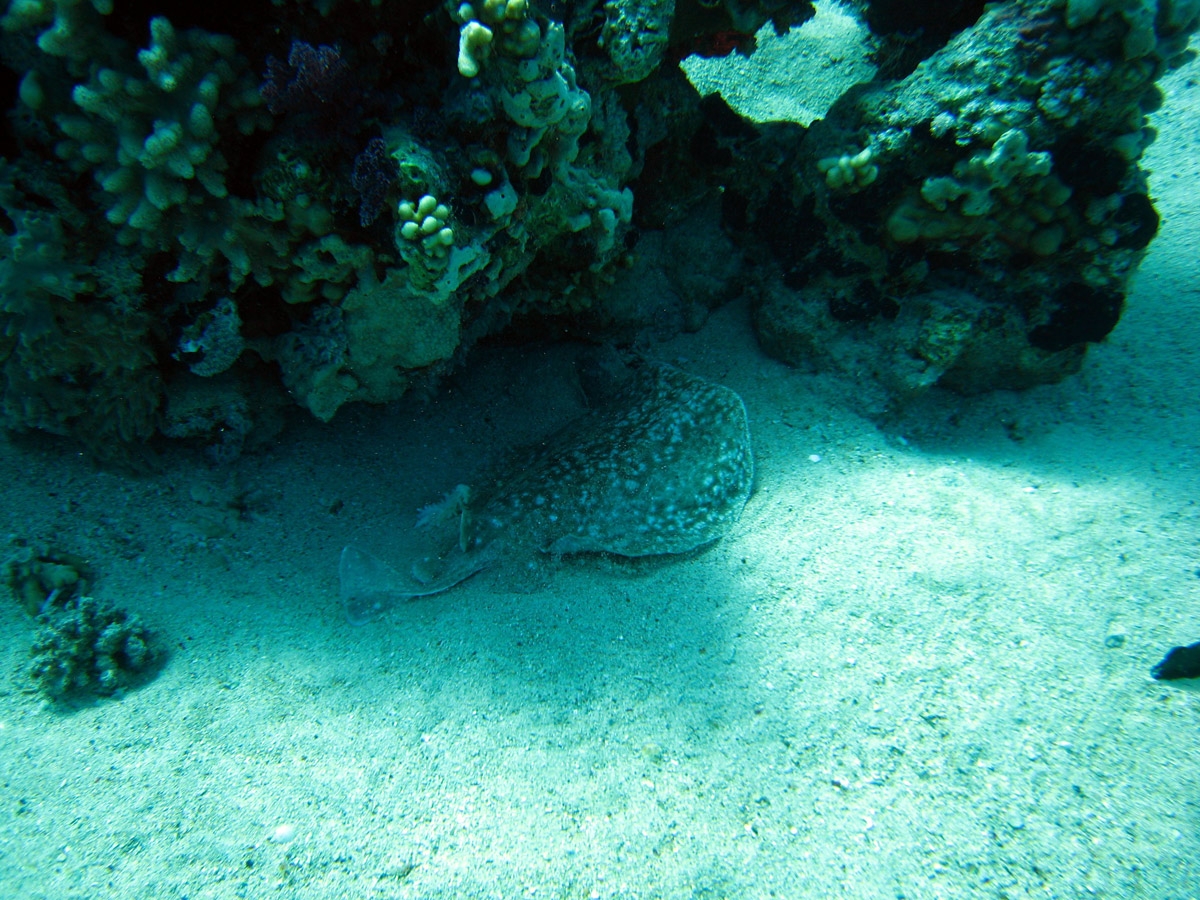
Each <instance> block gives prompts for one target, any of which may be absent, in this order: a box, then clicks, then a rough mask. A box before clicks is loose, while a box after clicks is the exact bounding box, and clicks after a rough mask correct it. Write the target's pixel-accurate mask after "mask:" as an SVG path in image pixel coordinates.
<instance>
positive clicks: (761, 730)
mask: <svg viewBox="0 0 1200 900" xmlns="http://www.w3.org/2000/svg"><path fill="white" fill-rule="evenodd" d="M119 3H120V0H118V5H119ZM1197 71H1198V70H1197V69H1196V67H1195V64H1191V65H1189V66H1188V67H1185V68H1183V69H1180V70H1179V71H1178V72H1176V73H1173V74H1172V75H1169V76H1167V78H1166V80H1165V82H1164V83H1165V85H1166V86H1167V89H1168V90H1167V93H1168V97H1167V103H1166V105H1165V106H1164V108H1163V110H1162V111H1161V112H1159V113H1158V114H1157V115H1156V118H1155V123H1156V125H1157V126H1158V128H1159V131H1160V135H1159V138H1158V141H1157V142H1156V143H1155V144H1154V145H1153V146H1152V147H1151V148H1150V150H1149V151H1148V153H1147V155H1146V157H1145V158H1144V160H1143V165H1144V166H1145V167H1146V168H1147V169H1148V170H1150V171H1151V173H1152V175H1151V193H1152V195H1153V196H1154V199H1155V202H1156V205H1157V208H1158V210H1159V212H1160V214H1161V215H1162V217H1163V222H1162V228H1161V231H1160V233H1159V235H1158V237H1157V238H1156V240H1155V241H1154V242H1153V243H1152V244H1151V245H1150V250H1149V254H1148V256H1147V257H1146V259H1145V261H1144V262H1143V263H1142V265H1141V268H1140V271H1139V273H1138V275H1137V276H1136V278H1135V280H1134V282H1133V289H1132V291H1131V293H1130V295H1129V298H1128V303H1127V309H1126V311H1125V314H1124V316H1123V318H1122V320H1121V322H1120V324H1119V325H1118V327H1117V329H1116V330H1115V331H1114V332H1113V333H1112V335H1111V336H1110V337H1109V338H1108V339H1107V340H1105V341H1104V342H1103V343H1099V344H1096V345H1095V346H1093V347H1091V348H1090V349H1089V354H1088V357H1087V359H1086V361H1085V363H1084V366H1083V369H1082V371H1081V372H1080V373H1079V374H1078V375H1075V376H1071V377H1069V378H1067V379H1065V380H1064V381H1062V382H1061V383H1059V384H1055V385H1047V386H1042V387H1037V388H1034V389H1031V390H1028V391H1024V392H995V393H990V394H984V395H981V396H978V397H973V398H969V399H964V398H961V397H957V396H954V395H948V394H947V395H940V394H935V395H931V396H929V397H926V398H924V399H923V400H921V401H920V402H916V403H914V404H913V405H912V406H910V407H909V408H907V409H906V410H904V411H902V412H898V413H896V414H895V415H892V416H889V417H876V418H868V417H867V416H865V415H864V414H863V412H862V410H863V406H864V403H863V401H862V395H863V394H864V393H866V392H867V388H865V387H864V385H863V384H862V383H859V382H857V381H856V380H855V379H854V378H852V377H850V376H847V375H846V374H845V373H833V372H816V373H813V372H804V371H801V370H798V369H796V368H792V367H789V366H787V365H784V364H783V363H780V362H778V361H775V360H772V359H770V358H768V357H767V356H765V355H764V353H763V352H762V350H761V348H760V346H759V344H758V342H757V339H756V336H755V334H754V330H753V327H752V321H751V308H750V307H751V304H750V300H749V298H748V297H746V296H739V297H737V298H735V299H733V300H731V301H730V302H728V303H726V304H724V305H722V306H721V307H720V308H719V309H717V310H716V311H715V312H713V314H712V315H711V316H710V317H709V318H708V319H707V321H706V322H705V323H704V324H703V326H702V327H700V328H699V329H698V330H695V331H693V332H687V333H672V334H670V335H669V336H667V337H666V338H665V339H661V340H656V341H655V342H654V343H653V344H652V351H653V352H652V354H651V355H652V356H653V358H655V359H660V360H664V361H668V362H671V363H672V364H674V365H677V366H679V367H680V368H682V369H684V370H686V371H688V372H690V373H692V374H694V375H697V376H699V377H701V378H704V379H706V380H708V381H710V382H713V383H717V384H721V385H724V386H725V387H727V388H729V389H730V390H732V391H735V392H736V393H737V394H738V396H740V398H741V400H742V401H743V402H744V404H745V408H746V413H747V417H748V421H749V428H750V433H751V435H752V440H753V448H754V470H755V483H754V491H753V493H752V495H751V496H750V498H749V500H748V502H747V503H746V505H745V509H744V511H743V512H742V514H741V516H740V518H738V519H737V521H736V523H735V524H733V526H732V527H731V528H730V529H729V530H728V532H727V533H724V534H723V536H721V537H720V539H719V540H718V541H717V542H716V543H714V544H712V545H711V546H708V547H707V548H703V549H700V550H699V551H697V552H692V553H688V554H683V555H681V556H679V557H668V558H665V559H651V558H634V559H629V558H620V557H607V556H589V555H582V556H565V557H556V556H554V555H551V554H540V553H527V554H525V555H523V556H522V557H521V563H520V565H516V566H512V565H509V566H493V567H488V568H486V569H485V570H483V571H480V572H478V573H477V574H475V575H474V577H471V578H470V579H468V580H465V581H462V582H461V583H459V584H456V585H454V586H453V587H451V588H450V589H448V590H446V591H443V592H440V593H438V594H436V595H434V596H428V597H420V598H416V599H413V600H411V601H410V602H403V603H396V604H394V605H391V606H389V607H388V608H386V609H384V610H382V611H380V613H379V614H378V615H376V616H375V617H373V618H371V619H370V620H369V621H367V622H366V623H365V624H361V625H358V626H355V625H351V624H350V623H349V622H348V621H347V620H346V616H345V611H344V609H343V607H342V602H341V599H340V597H339V583H338V563H339V557H340V554H341V552H342V549H343V547H345V546H347V545H353V546H359V547H363V548H366V549H367V550H369V551H370V552H372V553H373V554H377V555H379V556H380V557H381V558H384V559H387V558H400V557H402V556H403V554H404V550H405V546H406V540H407V539H408V536H409V535H410V534H411V533H412V529H413V525H414V522H415V521H416V518H417V516H418V513H419V511H420V510H422V509H423V508H425V507H428V506H429V504H431V503H434V502H436V501H437V500H438V499H439V498H440V497H442V496H443V495H445V493H446V491H447V490H450V489H452V488H453V487H454V486H455V485H456V484H460V483H472V481H473V480H474V479H476V478H478V477H480V476H481V475H484V474H486V473H488V472H490V471H494V469H495V467H496V466H497V465H498V464H502V463H504V461H505V460H508V459H510V458H511V457H510V454H511V453H512V452H513V451H514V449H516V448H521V447H530V446H534V447H536V446H537V445H538V443H539V441H541V440H543V439H544V437H545V436H546V435H548V434H552V433H553V432H555V430H556V429H558V428H560V427H563V426H564V425H568V424H569V423H570V422H572V421H573V420H574V419H575V418H576V417H577V416H579V415H581V414H583V413H584V412H585V411H586V410H587V408H588V407H587V405H586V403H587V400H586V398H585V396H584V394H583V393H582V392H581V391H580V389H579V381H578V377H577V374H576V373H577V368H576V361H577V360H578V358H579V357H580V356H581V355H582V354H583V353H584V350H585V348H584V347H583V346H582V345H581V344H577V343H572V342H569V341H562V342H552V341H547V340H529V341H525V342H520V343H518V342H515V341H514V342H509V343H508V344H506V345H503V346H500V345H497V346H484V347H480V348H478V349H477V351H476V352H474V353H473V354H472V355H471V357H470V359H469V361H468V363H467V364H466V365H464V366H461V367H460V368H459V369H458V370H456V371H455V373H454V374H453V375H450V376H448V377H447V378H446V379H444V380H443V381H442V382H441V384H440V386H439V388H438V390H437V391H436V392H435V393H433V394H431V395H430V396H428V397H419V396H414V395H411V394H410V395H407V396H404V397H402V398H401V399H399V400H396V401H394V402H392V403H389V404H387V405H382V406H370V405H367V404H362V403H354V404H348V405H347V406H346V407H344V408H343V409H341V410H340V411H339V412H338V414H337V416H336V417H335V418H333V420H332V421H331V422H329V423H321V422H318V421H316V420H315V419H314V418H312V417H311V416H309V415H307V413H305V414H299V413H297V414H295V415H293V416H291V417H290V418H289V420H288V421H287V423H286V425H285V426H283V427H282V429H281V430H280V432H279V433H278V435H277V436H276V437H275V438H274V439H273V440H272V441H271V442H270V443H269V444H268V445H266V446H264V447H260V448H256V449H253V450H251V449H247V451H246V452H244V453H242V454H240V455H238V456H237V457H236V458H234V459H231V460H228V461H225V462H221V463H220V464H214V463H212V462H211V461H210V459H209V458H208V457H206V456H205V455H204V453H203V452H202V451H200V450H198V449H197V448H195V447H190V446H186V445H185V444H184V443H183V442H176V443H166V444H164V445H162V446H160V447H157V448H156V449H157V452H158V454H159V455H158V459H157V467H156V468H155V469H154V470H153V471H146V472H142V473H141V474H138V475H130V474H128V473H127V472H124V471H118V470H113V469H110V468H103V467H99V466H97V465H95V464H94V463H93V462H92V461H91V460H89V459H88V458H87V457H86V456H84V455H83V454H81V453H80V452H79V450H78V447H77V446H76V445H75V444H73V443H68V442H67V441H66V440H63V439H59V438H56V437H53V436H50V435H47V434H44V433H40V432H36V431H35V432H33V433H30V434H22V435H12V436H10V437H9V438H8V439H6V440H5V441H4V442H3V443H0V484H3V485H4V487H3V491H4V503H3V506H2V508H0V515H2V516H3V521H2V528H3V532H4V533H5V534H6V535H7V536H8V538H9V543H10V549H11V552H12V553H13V554H14V555H16V556H20V555H21V553H22V552H23V551H25V550H28V549H29V548H31V547H32V548H37V550H38V552H44V554H45V555H46V556H47V557H53V558H55V559H57V560H58V561H59V562H60V563H61V564H64V565H68V566H72V567H74V568H75V569H76V570H77V571H79V572H84V573H86V574H87V576H88V578H89V584H88V586H87V590H88V592H89V593H91V594H92V595H94V596H96V597H97V598H100V599H102V600H104V601H105V602H107V603H110V604H113V605H115V606H117V607H120V608H122V609H125V610H128V611H129V612H130V613H132V614H135V615H136V616H137V617H138V618H139V619H140V621H141V622H142V623H143V624H144V625H145V627H146V628H148V629H150V630H151V631H152V632H153V634H154V640H155V641H156V645H155V646H156V649H157V651H158V652H159V654H160V658H159V661H158V663H157V664H156V666H155V667H154V668H153V669H152V671H149V672H147V673H146V677H144V678H142V679H136V680H135V681H134V682H133V683H131V684H130V685H129V686H128V687H127V689H122V690H121V691H119V692H118V693H117V694H116V695H115V696H101V697H75V698H70V699H69V701H68V702H65V703H56V702H53V701H52V699H50V698H48V697H47V696H46V693H45V691H43V690H39V689H38V685H37V684H36V683H35V682H34V681H33V680H32V679H31V677H30V674H29V670H28V666H29V653H30V646H31V642H32V641H33V640H35V634H36V631H37V626H36V623H35V621H34V619H33V618H32V617H31V616H30V615H29V614H28V613H27V611H26V610H25V609H24V608H22V604H21V603H20V602H13V603H0V631H2V633H3V634H4V635H5V638H4V640H3V641H0V662H2V663H3V672H4V675H5V677H4V678H3V680H0V782H2V783H3V787H4V789H3V792H0V801H2V802H0V897H13V898H18V897H20V898H88V900H93V898H108V897H113V898H190V900H200V898H219V900H224V898H268V897H271V898H275V897H288V898H290V897H296V898H310V897H314V898H342V897H354V898H432V897H447V898H449V897H470V898H476V897H479V898H485V897H486V898H493V897H494V898H506V900H507V898H516V897H556V898H557V897H562V898H592V897H595V898H610V897H611V898H731V900H732V898H739V900H740V898H767V897H777V898H801V897H803V898H809V897H812V898H823V897H846V898H877V897H878V898H975V897H980V898H1011V897H1046V898H1073V897H1105V898H1121V900H1124V898H1148V900H1150V898H1153V900H1163V898H1170V900H1194V898H1197V897H1200V887H1198V886H1200V740H1198V738H1200V690H1197V687H1196V685H1195V684H1194V680H1193V681H1192V682H1189V681H1172V682H1164V681H1156V680H1154V679H1152V678H1151V677H1150V669H1151V667H1152V666H1153V665H1154V664H1155V663H1157V662H1158V661H1159V660H1160V659H1161V658H1162V656H1163V654H1164V653H1165V652H1166V651H1167V650H1168V649H1169V648H1171V647H1173V646H1176V645H1181V644H1188V643H1191V642H1194V641H1198V640H1200V577H1198V575H1200V559H1198V558H1197V546H1198V541H1200V512H1198V510H1197V506H1196V498H1197V488H1198V487H1200V483H1198V480H1200V469H1198V468H1197V452H1196V451H1197V447H1198V446H1200V411H1198V410H1197V407H1196V403H1195V395H1196V391H1195V385H1196V384H1197V383H1198V379H1200V356H1198V355H1197V352H1196V348H1197V347H1198V346H1200V326H1197V324H1196V317H1195V315H1194V302H1195V301H1194V298H1195V291H1196V290H1197V286H1196V281H1195V279H1196V275H1195V260H1196V250H1197V247H1198V246H1200V236H1198V231H1197V228H1198V227H1200V226H1197V222H1200V219H1198V218H1197V213H1198V212H1200V209H1198V206H1197V201H1196V198H1195V192H1194V191H1193V190H1192V189H1191V185H1192V183H1193V181H1194V179H1195V178H1196V177H1197V175H1198V173H1197V170H1196V160H1197V159H1198V158H1200V153H1198V151H1200V145H1198V143H1197V137H1196V135H1195V133H1194V132H1195V129H1194V127H1193V125H1194V121H1195V115H1196V109H1197V102H1198V101H1197V96H1198V95H1197V91H1196V88H1195V86H1194V82H1193V79H1195V78H1196V77H1197ZM543 337H544V336H543ZM19 599H20V598H18V600H19Z"/></svg>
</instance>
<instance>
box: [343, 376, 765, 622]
mask: <svg viewBox="0 0 1200 900" xmlns="http://www.w3.org/2000/svg"><path fill="white" fill-rule="evenodd" d="M753 480H754V460H753V456H752V454H751V449H750V430H749V427H748V425H747V420H746V407H745V404H743V403H742V399H741V397H739V396H738V395H737V394H736V393H734V392H733V391H732V390H730V389H729V388H726V387H723V386H722V385H719V384H714V383H712V382H710V381H705V380H704V379H702V378H698V377H697V376H695V375H690V374H688V373H687V372H684V371H682V370H681V369H678V368H676V367H674V366H671V365H667V364H666V363H649V364H647V365H645V366H643V367H642V368H641V369H640V370H639V371H638V372H637V373H636V374H635V375H634V376H633V377H632V378H631V379H630V381H629V383H628V384H627V385H626V387H625V388H623V389H622V390H621V392H620V393H619V394H618V395H617V396H616V397H615V398H614V399H613V400H612V401H611V402H609V403H607V404H605V405H604V406H602V407H600V408H597V409H594V410H591V411H589V412H587V413H585V414H584V415H583V416H581V417H580V418H578V419H576V420H575V421H573V422H571V423H570V424H568V425H567V426H566V427H565V428H563V429H562V430H560V431H558V432H557V433H555V434H554V435H552V436H551V437H549V438H547V439H546V440H545V441H544V442H543V443H542V444H540V445H539V447H538V448H537V449H536V450H535V451H533V453H532V454H531V455H530V454H527V455H525V456H523V457H517V458H516V460H515V462H513V463H510V464H509V465H508V466H506V467H504V468H503V469H502V470H501V471H500V472H498V473H496V474H494V475H493V476H492V477H491V478H489V479H488V480H487V482H486V485H485V487H484V488H483V489H477V488H470V487H467V486H466V485H459V486H458V487H456V488H455V489H454V490H452V491H451V492H450V493H449V494H447V495H446V497H445V499H444V500H442V501H441V502H440V503H436V504H433V505H431V506H429V507H426V509H424V510H422V512H421V515H420V517H419V519H418V524H419V525H421V526H424V528H426V529H430V530H431V531H432V532H434V534H435V535H437V536H438V538H439V540H440V544H439V545H437V546H436V548H435V549H434V551H433V552H431V553H428V554H426V555H424V556H422V557H420V558H419V559H417V561H416V562H414V563H412V564H411V571H410V572H409V573H408V574H404V573H401V572H398V571H395V570H393V569H391V568H390V567H388V566H387V565H386V564H384V563H382V562H381V561H379V560H377V559H375V558H374V557H371V556H369V555H367V554H365V553H363V552H361V551H359V550H356V549H355V548H353V547H347V548H346V549H345V550H344V551H343V554H342V564H341V577H342V599H343V602H344V603H345V605H346V612H347V615H348V616H349V618H350V620H351V621H352V622H362V621H366V620H367V619H368V618H370V617H371V615H373V614H374V613H376V612H378V611H379V610H380V609H382V608H383V605H384V603H385V602H387V601H388V600H395V599H405V598H412V597H418V596H424V595H428V594H434V593H438V592H440V591H444V590H446V589H447V588H450V587H452V586H453V585H455V584H457V583H459V582H460V581H463V580H464V579H466V578H468V577H470V576H471V575H472V574H474V573H475V572H477V571H479V570H480V569H482V568H484V567H486V566H488V565H490V564H491V563H493V562H496V561H498V560H503V559H504V558H505V557H507V556H513V555H519V554H520V553H521V552H522V551H526V552H527V551H529V550H536V551H541V552H544V553H550V554H554V555H561V554H568V553H583V552H604V553H613V554H618V555H621V556H629V557H639V556H653V555H660V554H676V553H686V552H688V551H690V550H694V549H696V548H698V547H702V546H704V545H705V544H710V543H712V542H713V541H715V540H717V539H719V538H720V537H722V536H723V535H725V534H727V533H728V531H729V529H730V528H732V527H733V525H734V523H736V522H737V520H738V518H739V517H740V516H741V514H742V509H743V508H744V507H745V505H746V500H747V499H748V498H749V496H750V490H751V486H752V483H753ZM418 530H419V531H420V530H422V529H418Z"/></svg>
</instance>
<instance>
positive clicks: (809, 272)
mask: <svg viewBox="0 0 1200 900" xmlns="http://www.w3.org/2000/svg"><path fill="white" fill-rule="evenodd" d="M963 5H964V4H957V6H959V7H961V6H963ZM876 6H877V5H876V4H874V3H871V4H866V7H867V20H868V22H872V21H875V22H878V21H880V19H881V18H892V17H894V16H896V15H899V13H898V12H897V10H895V9H892V8H890V7H891V6H892V5H889V4H883V3H881V4H878V6H879V7H889V12H888V15H887V16H886V17H883V16H881V15H880V14H879V12H878V10H876ZM872 10H876V15H875V16H874V17H873V16H872ZM960 12H961V10H960ZM976 15H977V17H978V18H977V20H976V21H975V22H974V23H973V24H970V25H969V27H964V28H962V30H960V31H958V32H957V33H954V34H949V35H946V36H945V38H944V43H943V44H942V45H940V46H935V47H931V48H930V55H929V56H928V57H927V58H924V59H923V60H922V61H921V62H920V64H919V65H912V66H911V71H909V72H908V73H907V74H905V75H904V76H903V77H899V78H894V79H888V78H886V77H885V78H881V79H879V80H877V81H875V82H872V83H869V84H864V85H859V86H858V87H856V88H854V89H852V90H851V91H849V92H848V93H847V94H846V95H844V96H843V97H842V98H841V99H840V100H839V101H838V102H837V103H836V104H835V106H834V107H833V109H832V110H831V111H830V113H829V115H828V116H827V118H826V119H825V120H823V121H821V122H817V123H815V124H814V125H813V127H812V128H811V129H810V130H809V131H808V132H807V134H805V135H804V136H803V138H802V139H801V140H800V141H799V142H798V143H796V144H793V145H791V146H789V147H787V148H786V152H787V153H788V154H789V156H788V159H789V166H788V167H787V169H785V170H784V171H782V172H781V173H780V175H779V177H778V178H777V179H776V181H775V185H776V188H777V189H778V193H775V194H772V195H771V196H774V197H775V198H776V199H775V200H774V201H773V202H774V203H776V204H778V197H779V196H781V195H786V196H787V197H788V203H787V208H786V209H784V210H779V209H776V210H773V211H772V214H771V215H770V216H769V217H768V216H761V215H759V212H758V208H757V207H761V204H762V202H763V201H762V200H760V199H758V198H757V197H751V198H750V199H749V200H748V205H749V207H750V209H749V211H748V212H747V213H746V217H747V218H748V219H749V218H751V217H756V216H757V217H758V218H759V221H760V222H761V223H762V226H763V227H760V228H759V229H758V231H759V233H760V234H761V235H762V236H764V237H765V238H766V239H767V241H768V243H769V244H770V245H771V248H772V255H773V256H774V257H775V259H776V260H777V261H778V263H779V266H780V269H781V270H782V275H783V279H784V282H785V284H787V285H788V286H789V289H788V290H779V289H777V288H775V287H769V288H765V289H764V290H763V302H762V303H761V304H760V306H759V309H758V312H757V324H758V328H759V332H760V335H761V336H762V337H763V343H764V346H765V347H766V348H767V349H768V350H769V351H770V352H772V353H775V354H777V355H779V356H781V357H782V358H784V359H787V360H789V361H792V362H796V363H798V364H804V365H822V364H829V365H831V366H832V367H834V368H840V365H839V364H838V363H837V362H836V361H835V357H837V356H838V355H839V354H844V355H845V358H846V359H851V358H853V359H854V360H855V361H856V365H860V366H863V367H864V368H865V369H866V370H868V371H871V370H873V371H878V372H880V373H881V375H882V379H883V381H885V382H887V383H889V384H890V385H891V386H892V387H893V388H894V389H895V394H896V396H904V395H907V394H908V393H910V392H911V391H912V390H913V389H915V388H916V387H917V386H918V385H932V384H939V385H942V386H944V387H952V388H955V389H957V390H961V391H966V392H978V391H983V390H989V389H993V388H1020V387H1027V386H1029V385H1032V384H1037V383H1039V382H1045V381H1054V380H1058V379H1060V378H1062V377H1063V376H1064V375H1065V374H1068V373H1070V372H1073V371H1075V370H1076V369H1078V367H1079V364H1080V362H1081V360H1082V358H1083V353H1084V350H1085V348H1086V344H1087V343H1088V342H1092V341H1097V340H1101V339H1103V338H1104V336H1105V335H1107V334H1108V333H1109V331H1111V329H1112V328H1113V327H1114V326H1115V325H1116V323H1117V320H1118V319H1119V317H1120V312H1121V308H1122V305H1123V298H1124V294H1125V291H1126V288H1127V285H1128V282H1129V278H1130V275H1131V274H1132V272H1133V271H1134V270H1135V268H1136V266H1137V264H1138V262H1139V260H1140V259H1141V257H1142V256H1143V254H1144V251H1145V248H1146V246H1147V244H1148V243H1149V242H1150V240H1151V239H1152V238H1153V236H1154V234H1155V231H1156V229H1157V225H1158V219H1157V215H1156V214H1155V212H1154V209H1153V205H1152V204H1151V202H1150V200H1149V198H1148V195H1147V187H1146V176H1145V173H1144V172H1143V171H1142V170H1141V169H1140V167H1139V166H1138V164H1137V161H1138V158H1139V157H1140V155H1141V153H1142V151H1143V150H1144V148H1145V146H1146V145H1147V144H1148V143H1149V142H1150V141H1151V140H1153V131H1152V129H1150V128H1149V127H1148V126H1147V120H1146V116H1147V114H1148V113H1149V112H1151V111H1153V110H1154V109H1156V108H1157V106H1158V105H1159V103H1160V102H1161V99H1162V98H1161V94H1160V93H1159V91H1158V89H1157V88H1156V87H1155V81H1156V79H1157V78H1158V77H1159V76H1160V75H1161V74H1162V73H1163V72H1164V71H1166V70H1167V69H1168V68H1170V67H1171V66H1174V65H1177V64H1178V63H1179V62H1180V61H1181V60H1182V59H1183V58H1184V53H1185V50H1186V46H1187V41H1188V36H1189V35H1190V34H1191V33H1192V32H1193V31H1194V30H1195V29H1196V27H1197V25H1198V24H1200V4H1195V3H1191V2H1178V0H1144V2H1130V3H1125V2H1120V3H1116V2H1114V3H1107V2H1102V0H1096V2H1068V3H1063V2H1059V0H1010V2H1007V3H1002V4H994V5H990V6H987V7H986V8H985V7H983V5H982V4H980V5H979V7H978V8H977V9H976ZM764 196H765V195H764ZM782 222H788V223H797V224H799V227H800V229H801V230H802V233H803V234H804V235H811V237H812V240H811V241H806V240H801V241H794V240H793V241H792V242H790V243H785V242H784V240H783V239H782V238H781V237H777V236H776V235H774V234H772V233H771V230H772V229H773V228H774V227H776V226H777V225H778V224H780V223H782ZM934 335H936V338H933V339H932V340H933V342H932V344H931V343H930V341H931V338H932V336H934ZM852 343H858V344H860V345H861V346H860V347H859V349H858V350H856V351H855V352H853V353H848V352H847V351H846V347H847V346H848V345H849V344H852ZM935 345H936V349H934V347H935ZM833 347H840V348H841V349H840V350H838V351H837V352H830V348H833ZM914 364H915V365H916V366H917V367H918V368H919V369H920V372H919V373H914V372H913V371H911V369H912V368H913V366H914Z"/></svg>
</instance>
